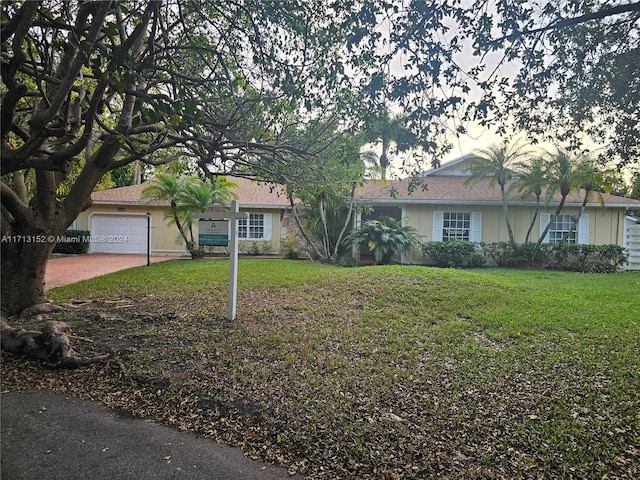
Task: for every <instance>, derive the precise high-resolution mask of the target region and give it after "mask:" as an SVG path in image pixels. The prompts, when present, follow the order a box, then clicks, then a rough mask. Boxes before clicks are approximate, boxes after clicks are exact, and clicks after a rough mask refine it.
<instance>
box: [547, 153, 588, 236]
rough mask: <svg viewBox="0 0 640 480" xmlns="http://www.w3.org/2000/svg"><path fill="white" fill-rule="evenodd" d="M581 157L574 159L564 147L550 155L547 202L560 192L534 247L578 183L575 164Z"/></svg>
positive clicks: (549, 227) (577, 163)
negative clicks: (558, 200) (557, 201)
mask: <svg viewBox="0 0 640 480" xmlns="http://www.w3.org/2000/svg"><path fill="white" fill-rule="evenodd" d="M581 158H582V157H580V158H578V159H575V158H573V157H572V156H571V154H570V153H569V152H568V151H567V150H564V149H558V151H557V152H556V153H554V154H552V156H551V160H550V161H549V168H548V170H547V182H548V190H547V203H548V202H549V200H550V199H551V197H553V195H555V194H556V193H559V194H560V202H559V203H558V206H557V207H556V211H555V212H554V213H553V215H552V216H551V219H550V220H549V223H548V224H547V226H546V227H545V228H544V230H543V232H542V233H541V234H540V237H539V238H538V241H537V242H536V248H538V247H539V246H540V245H541V244H542V242H543V241H544V237H546V236H547V233H549V230H550V229H551V225H553V223H554V222H555V221H556V218H558V215H560V214H561V213H562V209H563V208H564V204H565V202H566V200H567V196H569V194H570V193H571V192H572V191H573V190H574V189H575V188H578V187H579V185H580V177H581V174H580V171H579V169H578V168H577V166H578V165H579V164H580V162H581V161H582V159H581Z"/></svg>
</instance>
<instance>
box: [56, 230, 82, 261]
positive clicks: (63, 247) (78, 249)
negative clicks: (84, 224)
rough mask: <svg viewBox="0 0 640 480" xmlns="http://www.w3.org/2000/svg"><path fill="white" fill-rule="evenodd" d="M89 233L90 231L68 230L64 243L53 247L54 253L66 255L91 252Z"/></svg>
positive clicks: (61, 242)
mask: <svg viewBox="0 0 640 480" xmlns="http://www.w3.org/2000/svg"><path fill="white" fill-rule="evenodd" d="M89 235H90V233H89V231H88V230H67V231H66V232H64V234H62V235H60V237H63V239H62V240H63V241H60V242H58V243H57V244H56V246H55V247H53V253H64V254H70V255H73V254H82V253H87V252H88V251H89V240H88V239H89Z"/></svg>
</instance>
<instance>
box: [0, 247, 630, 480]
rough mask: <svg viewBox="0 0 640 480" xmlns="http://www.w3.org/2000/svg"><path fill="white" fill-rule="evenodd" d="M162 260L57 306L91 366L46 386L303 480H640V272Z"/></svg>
mask: <svg viewBox="0 0 640 480" xmlns="http://www.w3.org/2000/svg"><path fill="white" fill-rule="evenodd" d="M227 271H228V262H227V261H224V260H215V261H199V262H192V261H185V260H178V261H171V262H166V263H159V264H154V265H152V266H151V267H140V268H135V269H131V270H127V271H124V272H118V273H115V274H111V275H108V276H105V277H101V278H97V279H93V280H90V281H86V282H82V283H80V284H76V285H71V286H68V287H64V288H58V289H54V290H52V291H51V292H50V296H51V298H52V300H54V301H56V302H60V303H65V304H66V303H70V302H71V301H72V300H73V301H74V306H73V307H72V308H71V307H70V308H69V310H68V311H67V312H66V313H65V314H64V315H62V316H61V317H64V318H61V319H65V320H66V321H68V323H69V325H70V326H71V327H72V331H73V333H74V334H75V335H78V336H84V337H88V338H91V339H92V340H93V341H94V342H95V343H88V342H82V341H77V342H76V346H77V349H78V350H80V351H83V352H89V353H90V352H98V353H103V352H105V351H112V352H114V353H115V354H116V355H117V359H118V360H119V361H120V362H121V364H122V365H124V367H125V370H124V372H123V371H122V370H121V369H120V368H119V366H118V363H117V362H111V363H109V364H102V365H95V366H92V367H90V368H84V369H80V370H75V371H56V372H49V371H45V370H44V369H42V368H41V367H39V366H38V365H36V364H34V363H28V364H26V366H25V363H24V362H23V361H22V360H18V359H15V358H14V357H12V356H11V355H9V354H3V358H2V361H3V379H2V383H3V387H4V388H5V389H19V388H20V389H31V388H50V389H54V390H57V391H63V392H68V393H70V394H74V395H79V396H82V397H85V398H91V399H95V400H99V401H101V402H104V403H106V404H108V405H111V406H114V407H120V408H124V409H126V410H128V411H130V412H131V413H133V414H136V415H141V416H144V417H148V418H152V419H156V420H158V421H161V422H164V423H168V424H171V425H175V426H176V427H177V428H180V429H184V430H192V431H196V432H198V433H200V434H203V435H205V436H209V437H212V438H216V439H218V440H222V441H225V442H227V443H231V444H234V445H241V446H242V447H243V448H244V449H245V451H246V452H247V453H248V455H250V456H252V457H256V458H263V459H267V460H269V461H272V462H274V463H278V464H282V465H286V466H287V467H288V468H289V470H290V471H291V472H298V473H302V474H304V475H307V476H308V477H309V478H314V479H330V478H331V479H333V478H354V479H355V478H357V479H366V478H380V479H395V478H398V479H399V478H403V479H404V478H407V479H410V478H416V479H425V478H464V479H469V478H478V479H480V478H482V479H485V478H505V479H507V478H509V479H510V478H576V479H578V478H580V479H584V478H593V479H595V478H609V479H614V478H625V479H632V478H640V416H639V412H640V294H639V292H640V274H638V273H620V274H612V275H598V274H570V273H559V272H546V271H541V272H539V271H527V272H522V271H507V270H475V271H461V270H451V269H449V270H442V269H434V268H426V267H407V266H380V267H362V268H354V269H347V268H339V267H328V266H322V265H318V264H312V263H310V262H302V261H286V260H272V259H243V260H241V261H240V265H239V287H240V290H239V304H238V319H237V320H236V321H235V322H233V323H230V322H228V321H226V320H224V317H225V315H226V297H227V292H226V284H227Z"/></svg>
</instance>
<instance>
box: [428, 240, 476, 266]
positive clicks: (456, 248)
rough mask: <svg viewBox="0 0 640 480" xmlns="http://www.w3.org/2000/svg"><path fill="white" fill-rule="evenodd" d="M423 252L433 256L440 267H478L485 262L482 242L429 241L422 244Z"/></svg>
mask: <svg viewBox="0 0 640 480" xmlns="http://www.w3.org/2000/svg"><path fill="white" fill-rule="evenodd" d="M421 248H422V253H423V254H424V255H427V256H428V257H431V259H432V260H433V261H434V262H435V263H436V265H437V266H438V267H447V268H449V267H451V268H477V267H481V266H483V265H484V264H485V258H484V255H483V254H482V252H481V250H480V251H479V248H480V244H478V243H475V242H465V241H463V240H453V241H450V242H427V243H423V244H422V247H421Z"/></svg>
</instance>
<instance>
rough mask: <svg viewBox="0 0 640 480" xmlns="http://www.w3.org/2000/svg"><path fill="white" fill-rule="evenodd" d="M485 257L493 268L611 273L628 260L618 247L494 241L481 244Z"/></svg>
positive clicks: (622, 250)
mask: <svg viewBox="0 0 640 480" xmlns="http://www.w3.org/2000/svg"><path fill="white" fill-rule="evenodd" d="M484 252H485V254H486V255H487V256H488V257H490V258H491V259H492V260H493V261H494V262H495V263H496V265H498V266H500V267H508V268H548V269H551V270H565V271H571V272H590V273H612V272H615V271H616V270H617V269H618V267H620V266H622V265H623V264H624V263H625V262H626V261H627V254H626V253H625V251H624V249H623V248H622V247H621V246H619V245H574V244H568V243H562V244H556V245H552V244H549V243H544V244H542V245H540V246H539V247H538V248H536V245H535V243H524V244H512V243H509V242H494V243H488V244H486V245H484Z"/></svg>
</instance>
